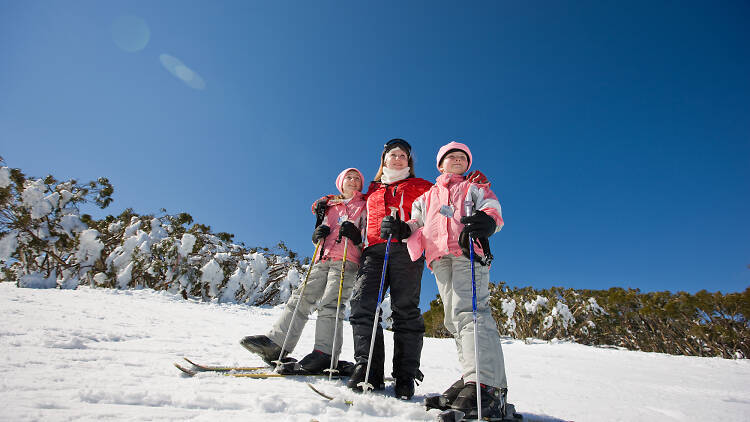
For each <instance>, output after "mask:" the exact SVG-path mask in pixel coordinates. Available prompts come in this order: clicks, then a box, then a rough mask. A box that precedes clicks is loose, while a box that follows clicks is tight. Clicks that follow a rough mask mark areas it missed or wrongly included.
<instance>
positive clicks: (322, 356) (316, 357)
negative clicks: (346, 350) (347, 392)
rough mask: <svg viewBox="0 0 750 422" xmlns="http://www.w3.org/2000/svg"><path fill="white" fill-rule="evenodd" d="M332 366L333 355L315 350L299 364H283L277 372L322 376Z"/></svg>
mask: <svg viewBox="0 0 750 422" xmlns="http://www.w3.org/2000/svg"><path fill="white" fill-rule="evenodd" d="M330 365H331V355H329V354H328V353H323V352H321V351H320V350H313V351H312V353H310V354H308V355H307V356H305V357H303V358H302V360H300V361H298V362H288V363H284V364H282V365H281V366H280V367H279V368H278V369H277V372H278V373H280V374H284V375H317V374H322V373H323V371H325V370H326V369H328V368H329V367H330Z"/></svg>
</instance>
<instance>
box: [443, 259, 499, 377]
mask: <svg viewBox="0 0 750 422" xmlns="http://www.w3.org/2000/svg"><path fill="white" fill-rule="evenodd" d="M470 265H471V264H470V262H469V259H468V258H466V257H465V256H463V255H461V256H455V255H445V256H443V257H442V258H440V259H436V260H435V261H433V262H432V272H433V274H435V280H436V281H437V285H438V291H439V292H440V298H441V299H442V300H443V311H444V312H445V320H444V323H445V327H446V328H447V329H448V331H449V332H450V333H451V334H452V335H453V338H454V339H455V341H456V350H457V351H458V359H459V361H460V363H461V368H462V371H463V379H464V382H467V381H474V382H476V380H477V375H476V367H475V363H474V321H473V312H472V303H471V302H472V300H471V299H472V291H471V266H470ZM474 273H475V276H476V286H477V324H478V325H479V327H478V330H479V342H478V343H479V382H480V383H482V384H486V385H491V386H493V387H500V388H507V387H508V381H507V378H506V376H505V362H504V359H503V348H502V345H501V342H500V334H499V332H498V330H497V324H496V323H495V319H494V318H493V317H492V311H491V310H490V307H489V297H490V295H489V282H490V272H489V268H488V267H485V266H483V265H480V264H479V263H476V262H475V264H474Z"/></svg>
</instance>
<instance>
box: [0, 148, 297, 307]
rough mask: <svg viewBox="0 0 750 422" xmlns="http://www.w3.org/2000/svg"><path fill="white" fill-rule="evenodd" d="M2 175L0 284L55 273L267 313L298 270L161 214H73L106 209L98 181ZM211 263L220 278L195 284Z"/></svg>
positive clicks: (183, 216) (289, 257)
mask: <svg viewBox="0 0 750 422" xmlns="http://www.w3.org/2000/svg"><path fill="white" fill-rule="evenodd" d="M0 161H2V159H1V158H0ZM3 169H4V170H3V171H6V172H7V174H8V175H9V177H10V179H11V185H10V186H7V187H5V188H0V207H2V208H0V239H2V238H4V237H5V236H12V239H11V242H10V243H8V244H13V245H15V246H14V247H12V248H11V249H12V252H11V255H10V257H8V258H7V259H5V260H4V261H0V270H1V271H0V281H15V282H17V283H18V285H19V286H21V285H23V283H24V282H23V280H24V277H26V276H27V275H34V276H35V277H37V276H38V275H43V276H44V277H45V278H47V277H49V276H50V275H54V276H55V278H56V279H57V283H58V286H59V287H65V288H75V287H76V286H77V285H78V284H79V283H88V284H89V285H90V286H92V287H107V288H142V287H148V288H153V289H157V290H168V291H171V292H174V293H179V294H181V295H182V296H183V297H185V298H188V297H191V296H192V297H197V298H200V299H202V300H217V299H218V300H222V301H234V302H246V303H251V304H261V303H263V304H271V305H275V304H277V303H280V302H281V301H283V300H286V298H285V297H283V298H282V297H281V294H280V292H281V291H282V289H281V287H280V285H281V284H282V283H284V282H287V281H286V279H287V275H288V273H289V272H290V271H291V270H293V269H294V270H296V271H297V272H299V271H300V270H301V269H302V264H301V263H300V262H299V260H298V259H297V256H298V255H297V254H296V253H295V252H294V251H291V250H290V249H289V248H287V247H286V245H284V243H283V242H280V243H279V244H278V245H277V246H276V248H277V249H279V250H280V251H281V252H282V253H270V252H269V249H268V248H262V249H263V250H265V251H266V252H269V253H266V254H264V255H261V256H259V255H258V254H256V251H257V250H258V248H257V247H256V248H246V247H245V246H244V244H241V245H237V244H234V243H232V239H233V238H234V235H233V234H231V233H226V232H220V233H213V232H212V231H211V226H208V225H204V224H200V223H195V222H194V220H193V217H192V216H191V215H190V214H188V213H184V212H183V213H178V214H175V215H170V214H168V213H167V211H166V210H165V209H162V210H161V211H162V214H160V215H159V216H153V215H148V214H146V215H139V214H138V213H136V212H135V211H134V210H133V209H132V208H127V209H125V210H124V211H122V212H121V213H120V214H119V215H117V216H114V215H107V216H106V217H104V218H102V219H99V220H97V219H94V218H93V217H92V216H91V215H90V214H81V212H80V210H79V206H80V205H84V204H95V205H96V206H98V207H101V208H105V207H106V206H107V205H109V204H110V203H111V202H112V194H113V193H114V188H113V187H112V185H111V183H110V182H109V180H108V179H106V178H99V179H97V180H96V181H91V182H87V183H78V182H77V181H76V180H69V181H65V182H61V181H59V180H57V179H56V178H55V177H54V176H52V175H48V176H46V177H45V178H44V179H34V178H30V177H27V176H26V175H24V174H23V172H21V170H19V169H7V168H3ZM27 190H28V192H27ZM25 201H26V202H25ZM84 234H85V235H86V239H85V241H84V239H83V235H84ZM186 235H189V236H186ZM183 239H187V240H185V241H189V242H192V241H193V240H194V243H192V248H182V247H181V246H182V242H183ZM6 240H7V239H6ZM16 243H17V245H16ZM186 249H189V250H186ZM212 262H215V263H217V264H218V265H219V267H220V268H221V274H220V276H219V278H220V280H217V279H215V278H214V279H207V280H204V279H203V278H202V275H203V273H202V271H203V268H204V266H206V265H208V264H210V265H214V264H212ZM292 280H296V278H293V279H292ZM287 291H288V290H287Z"/></svg>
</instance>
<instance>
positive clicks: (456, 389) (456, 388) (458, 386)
mask: <svg viewBox="0 0 750 422" xmlns="http://www.w3.org/2000/svg"><path fill="white" fill-rule="evenodd" d="M463 388H464V379H463V378H460V379H459V380H458V381H456V382H454V383H453V385H451V386H450V387H448V389H447V390H445V391H444V392H443V394H441V395H439V396H432V397H427V398H426V399H424V406H425V407H426V408H427V410H430V409H440V410H446V409H450V407H451V404H453V401H455V400H456V397H458V393H460V392H461V390H463Z"/></svg>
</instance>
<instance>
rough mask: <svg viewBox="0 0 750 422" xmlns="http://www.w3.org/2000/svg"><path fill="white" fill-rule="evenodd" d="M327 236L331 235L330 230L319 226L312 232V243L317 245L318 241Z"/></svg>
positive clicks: (322, 225)
mask: <svg viewBox="0 0 750 422" xmlns="http://www.w3.org/2000/svg"><path fill="white" fill-rule="evenodd" d="M329 234H331V228H330V227H328V226H326V225H325V224H321V225H319V226H318V227H316V228H315V230H314V231H313V236H312V241H313V243H318V240H320V239H325V238H326V236H328V235H329Z"/></svg>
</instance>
